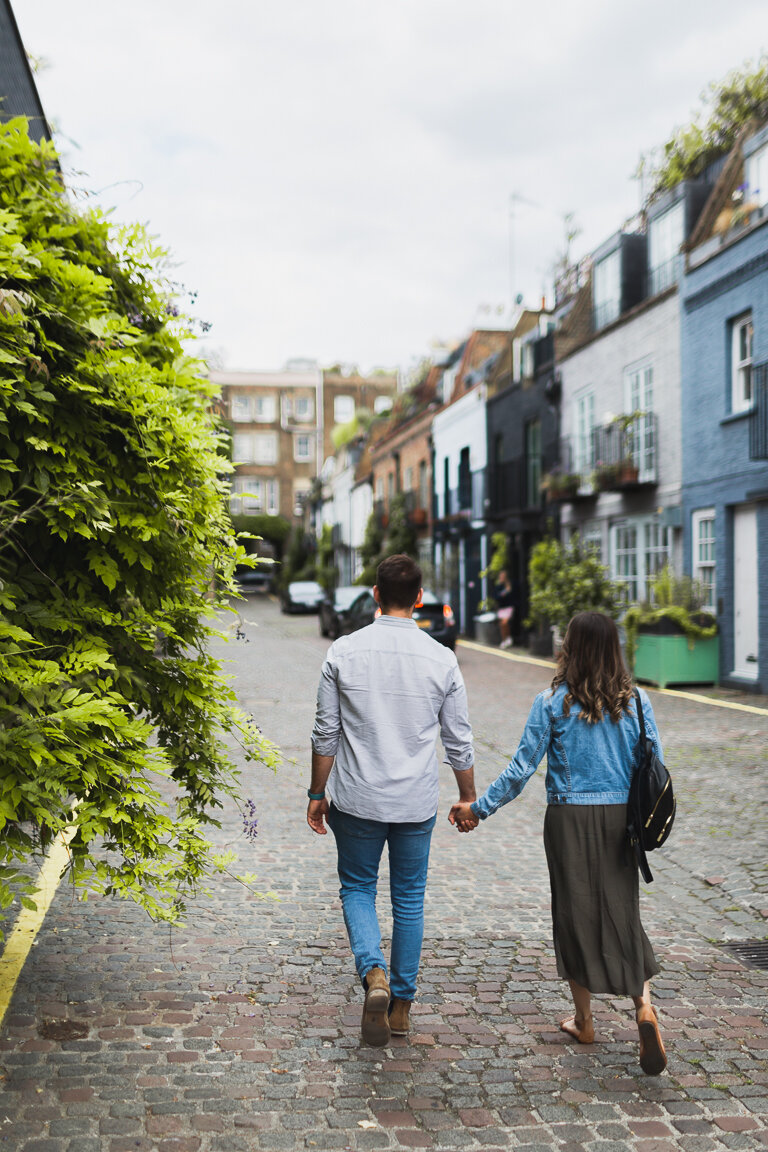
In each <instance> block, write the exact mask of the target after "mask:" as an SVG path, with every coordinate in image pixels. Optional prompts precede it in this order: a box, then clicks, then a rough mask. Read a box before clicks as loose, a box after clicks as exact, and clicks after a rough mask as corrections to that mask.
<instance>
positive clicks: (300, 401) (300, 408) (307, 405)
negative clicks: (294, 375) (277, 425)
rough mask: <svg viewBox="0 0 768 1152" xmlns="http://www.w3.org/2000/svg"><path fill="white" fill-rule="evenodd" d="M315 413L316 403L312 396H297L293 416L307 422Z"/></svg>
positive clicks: (297, 419)
mask: <svg viewBox="0 0 768 1152" xmlns="http://www.w3.org/2000/svg"><path fill="white" fill-rule="evenodd" d="M314 415H315V405H314V403H313V402H312V397H311V396H296V397H295V398H294V401H293V418H294V420H296V421H301V422H302V423H307V422H308V421H310V420H312V418H313V417H314Z"/></svg>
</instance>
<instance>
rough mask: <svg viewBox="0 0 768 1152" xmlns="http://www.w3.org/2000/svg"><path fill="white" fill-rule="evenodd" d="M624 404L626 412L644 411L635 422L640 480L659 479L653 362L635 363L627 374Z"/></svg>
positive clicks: (633, 453)
mask: <svg viewBox="0 0 768 1152" xmlns="http://www.w3.org/2000/svg"><path fill="white" fill-rule="evenodd" d="M624 403H625V411H626V412H627V414H629V413H631V412H642V413H643V415H642V416H638V418H637V420H635V421H634V422H633V424H632V432H633V433H634V443H633V446H632V459H633V460H634V462H635V465H636V466H637V469H638V472H639V478H640V480H641V481H645V480H654V479H655V478H656V439H655V429H654V420H653V364H650V363H645V364H641V365H634V366H633V367H632V368H628V369H627V370H626V372H625V373H624Z"/></svg>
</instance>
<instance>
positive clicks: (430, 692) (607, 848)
mask: <svg viewBox="0 0 768 1152" xmlns="http://www.w3.org/2000/svg"><path fill="white" fill-rule="evenodd" d="M421 579H422V577H421V570H420V568H419V566H418V565H417V564H416V563H415V561H414V560H412V559H411V558H410V557H409V556H405V555H399V556H390V557H388V558H387V559H386V560H384V561H382V563H381V564H380V565H379V568H378V570H377V578H376V586H375V587H374V590H373V594H374V597H375V598H376V600H377V602H378V603H379V605H380V607H381V615H380V616H379V617H378V618H377V619H376V620H374V622H373V624H370V625H369V626H368V627H367V628H363V629H361V630H360V631H358V632H355V633H353V634H352V635H351V636H344V637H342V638H340V639H339V640H337V641H335V642H334V643H333V644H332V645H331V647H330V649H329V650H328V654H327V656H326V659H325V662H324V664H323V668H322V672H321V677H320V685H319V688H318V697H317V711H316V716H315V725H314V728H313V731H312V777H311V782H310V787H309V790H308V797H309V804H308V809H307V822H308V824H309V826H310V828H312V830H313V831H314V832H316V833H318V834H320V835H325V834H326V833H327V827H330V829H331V831H332V833H333V835H334V837H335V841H336V849H337V855H338V872H339V880H340V885H341V887H340V895H341V902H342V909H343V914H344V922H345V925H346V928H347V933H348V936H349V941H350V946H351V948H352V952H353V954H354V958H355V965H356V968H357V972H358V975H359V977H360V980H361V983H362V986H363V989H364V1004H363V1013H362V1035H363V1039H364V1040H365V1041H366V1042H367V1043H369V1044H372V1045H374V1046H384V1045H386V1044H388V1043H389V1040H390V1037H391V1036H392V1035H395V1036H398V1035H400V1036H404V1035H407V1033H408V1031H409V1027H410V1008H411V1004H412V1002H413V999H414V996H415V994H416V979H417V975H418V968H419V961H420V957H421V945H422V938H423V932H424V892H425V888H426V882H427V869H428V863H429V847H430V840H431V836H432V829H433V828H434V825H435V820H436V814H437V806H438V785H439V778H438V760H437V755H436V747H435V746H436V740H437V736H438V734H439V735H440V737H441V739H442V743H443V747H444V749H445V752H446V756H447V760H448V762H449V764H450V765H451V768H452V769H453V772H454V775H455V778H456V782H457V785H458V789H459V800H458V802H457V803H456V804H454V805H453V807H452V808H451V810H450V813H449V816H448V819H449V820H450V821H451V823H452V824H454V825H455V826H456V827H457V828H458V830H459V831H460V832H470V831H472V830H473V829H475V828H476V827H477V826H478V824H479V823H480V822H481V821H484V820H486V819H487V818H488V817H489V816H492V815H493V814H494V813H495V812H496V811H498V809H499V808H501V807H502V806H503V805H504V804H507V803H508V802H509V801H510V800H513V799H514V798H515V797H516V796H517V795H519V793H520V792H521V790H522V789H523V787H524V786H525V784H526V782H527V781H528V780H529V779H530V777H531V776H532V775H533V774H534V772H535V771H536V769H537V767H538V766H539V764H540V763H541V761H542V760H543V759H544V757H545V756H546V757H547V774H546V791H547V810H546V816H545V820H544V848H545V852H546V857H547V864H548V868H549V876H550V888H551V896H552V926H553V935H554V945H555V955H556V960H557V970H558V973H559V975H560V976H561V977H562V978H563V979H565V980H567V981H568V984H569V986H570V990H571V994H572V997H573V1004H574V1011H573V1014H572V1015H570V1016H568V1017H567V1018H566V1019H565V1020H563V1021H562V1022H561V1024H560V1027H561V1028H562V1029H563V1031H565V1032H567V1033H568V1034H569V1035H570V1036H572V1037H573V1038H574V1039H575V1040H577V1041H578V1042H579V1043H581V1044H591V1043H592V1042H593V1040H594V1038H595V1031H594V1024H593V1019H592V1008H591V997H592V994H593V993H608V994H611V995H627V996H629V997H631V998H632V1000H633V1001H634V1005H635V1010H636V1019H637V1026H638V1033H639V1044H640V1065H641V1067H642V1069H643V1071H645V1072H646V1073H647V1074H649V1075H658V1074H659V1073H660V1072H662V1071H663V1070H664V1068H665V1067H666V1054H665V1051H664V1044H663V1041H662V1038H661V1033H660V1031H659V1026H658V1020H657V1014H656V1010H655V1008H654V1007H653V1005H652V1004H651V998H650V987H649V980H650V978H651V977H652V976H654V975H655V974H656V973H657V972H658V971H659V966H658V964H657V962H656V959H655V957H654V954H653V949H652V948H651V945H650V943H649V941H648V938H647V936H646V934H645V932H644V930H643V927H642V924H641V922H640V908H639V881H638V870H637V864H636V862H635V859H634V855H630V853H629V851H628V848H627V840H626V824H627V819H626V806H627V799H628V796H629V786H630V780H631V777H632V771H633V768H634V764H635V756H636V750H637V744H638V739H639V731H640V730H639V722H638V717H637V714H636V709H635V706H634V698H633V687H632V681H631V678H630V675H629V673H628V672H627V670H626V667H625V665H624V661H623V657H622V653H621V647H620V644H619V636H618V631H617V629H616V625H615V623H614V622H613V620H611V619H610V617H608V616H605V615H603V614H602V613H599V612H582V613H579V614H578V615H576V616H574V617H573V619H572V620H571V622H570V625H569V627H568V630H567V632H566V636H565V639H564V641H563V646H562V649H561V651H560V655H559V656H558V659H557V664H556V667H555V674H554V676H553V679H552V684H551V687H550V688H549V689H547V691H545V692H541V693H540V694H539V695H538V696H537V697H536V699H535V700H534V702H533V706H532V708H531V711H530V714H529V716H528V719H527V721H526V724H525V728H524V730H523V734H522V737H521V739H520V743H519V745H518V748H517V751H516V752H515V755H514V756H513V758H512V759H511V760H510V762H509V764H508V765H507V766H506V768H505V769H504V770H503V771H502V772H501V773H500V774H499V776H498V777H497V779H496V780H494V782H493V783H492V784H490V785H489V787H488V788H487V789H486V790H485V792H483V794H482V795H481V796H480V797H479V798H478V797H477V795H476V791H475V783H474V754H473V747H472V730H471V727H470V723H469V716H468V708H467V696H466V691H465V688H464V681H463V679H462V676H461V672H460V671H459V667H458V663H457V660H456V657H455V655H454V653H453V652H451V651H449V650H448V649H446V648H443V647H442V646H441V645H439V644H437V643H435V641H434V640H432V639H431V637H429V636H428V635H426V634H425V633H424V632H423V631H422V630H421V629H419V628H418V626H417V624H416V622H415V621H414V620H413V619H412V615H413V609H414V606H415V604H416V603H417V602H418V600H419V597H420V594H421ZM640 695H641V700H642V705H643V711H644V713H645V724H646V731H647V735H648V738H649V739H650V740H652V741H653V743H654V745H655V748H656V752H657V754H658V755H659V757H661V756H662V749H661V742H660V740H659V735H658V730H657V727H656V722H655V719H654V716H653V709H652V707H651V703H650V700H649V699H648V696H647V694H646V693H645V692H643V691H642V690H640ZM326 824H327V827H326ZM385 844H386V845H387V849H388V853H389V873H390V895H391V901H392V916H393V930H392V946H391V954H390V963H389V966H387V963H386V960H385V958H384V954H383V952H382V947H381V931H380V928H379V923H378V918H377V915H376V890H377V882H378V874H379V864H380V860H381V856H382V853H383V850H384V845H385Z"/></svg>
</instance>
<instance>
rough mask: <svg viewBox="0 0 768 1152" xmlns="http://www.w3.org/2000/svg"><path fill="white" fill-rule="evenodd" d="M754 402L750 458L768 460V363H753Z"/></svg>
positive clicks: (750, 421) (750, 429)
mask: <svg viewBox="0 0 768 1152" xmlns="http://www.w3.org/2000/svg"><path fill="white" fill-rule="evenodd" d="M752 404H753V408H752V412H751V415H750V417H749V458H750V460H768V363H765V364H753V365H752Z"/></svg>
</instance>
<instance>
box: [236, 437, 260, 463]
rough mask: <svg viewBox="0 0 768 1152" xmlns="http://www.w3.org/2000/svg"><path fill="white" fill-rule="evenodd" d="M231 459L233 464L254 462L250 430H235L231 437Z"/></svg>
mask: <svg viewBox="0 0 768 1152" xmlns="http://www.w3.org/2000/svg"><path fill="white" fill-rule="evenodd" d="M232 459H233V461H234V462H235V464H254V463H255V460H254V445H253V433H252V432H235V434H234V435H233V437H232Z"/></svg>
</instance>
